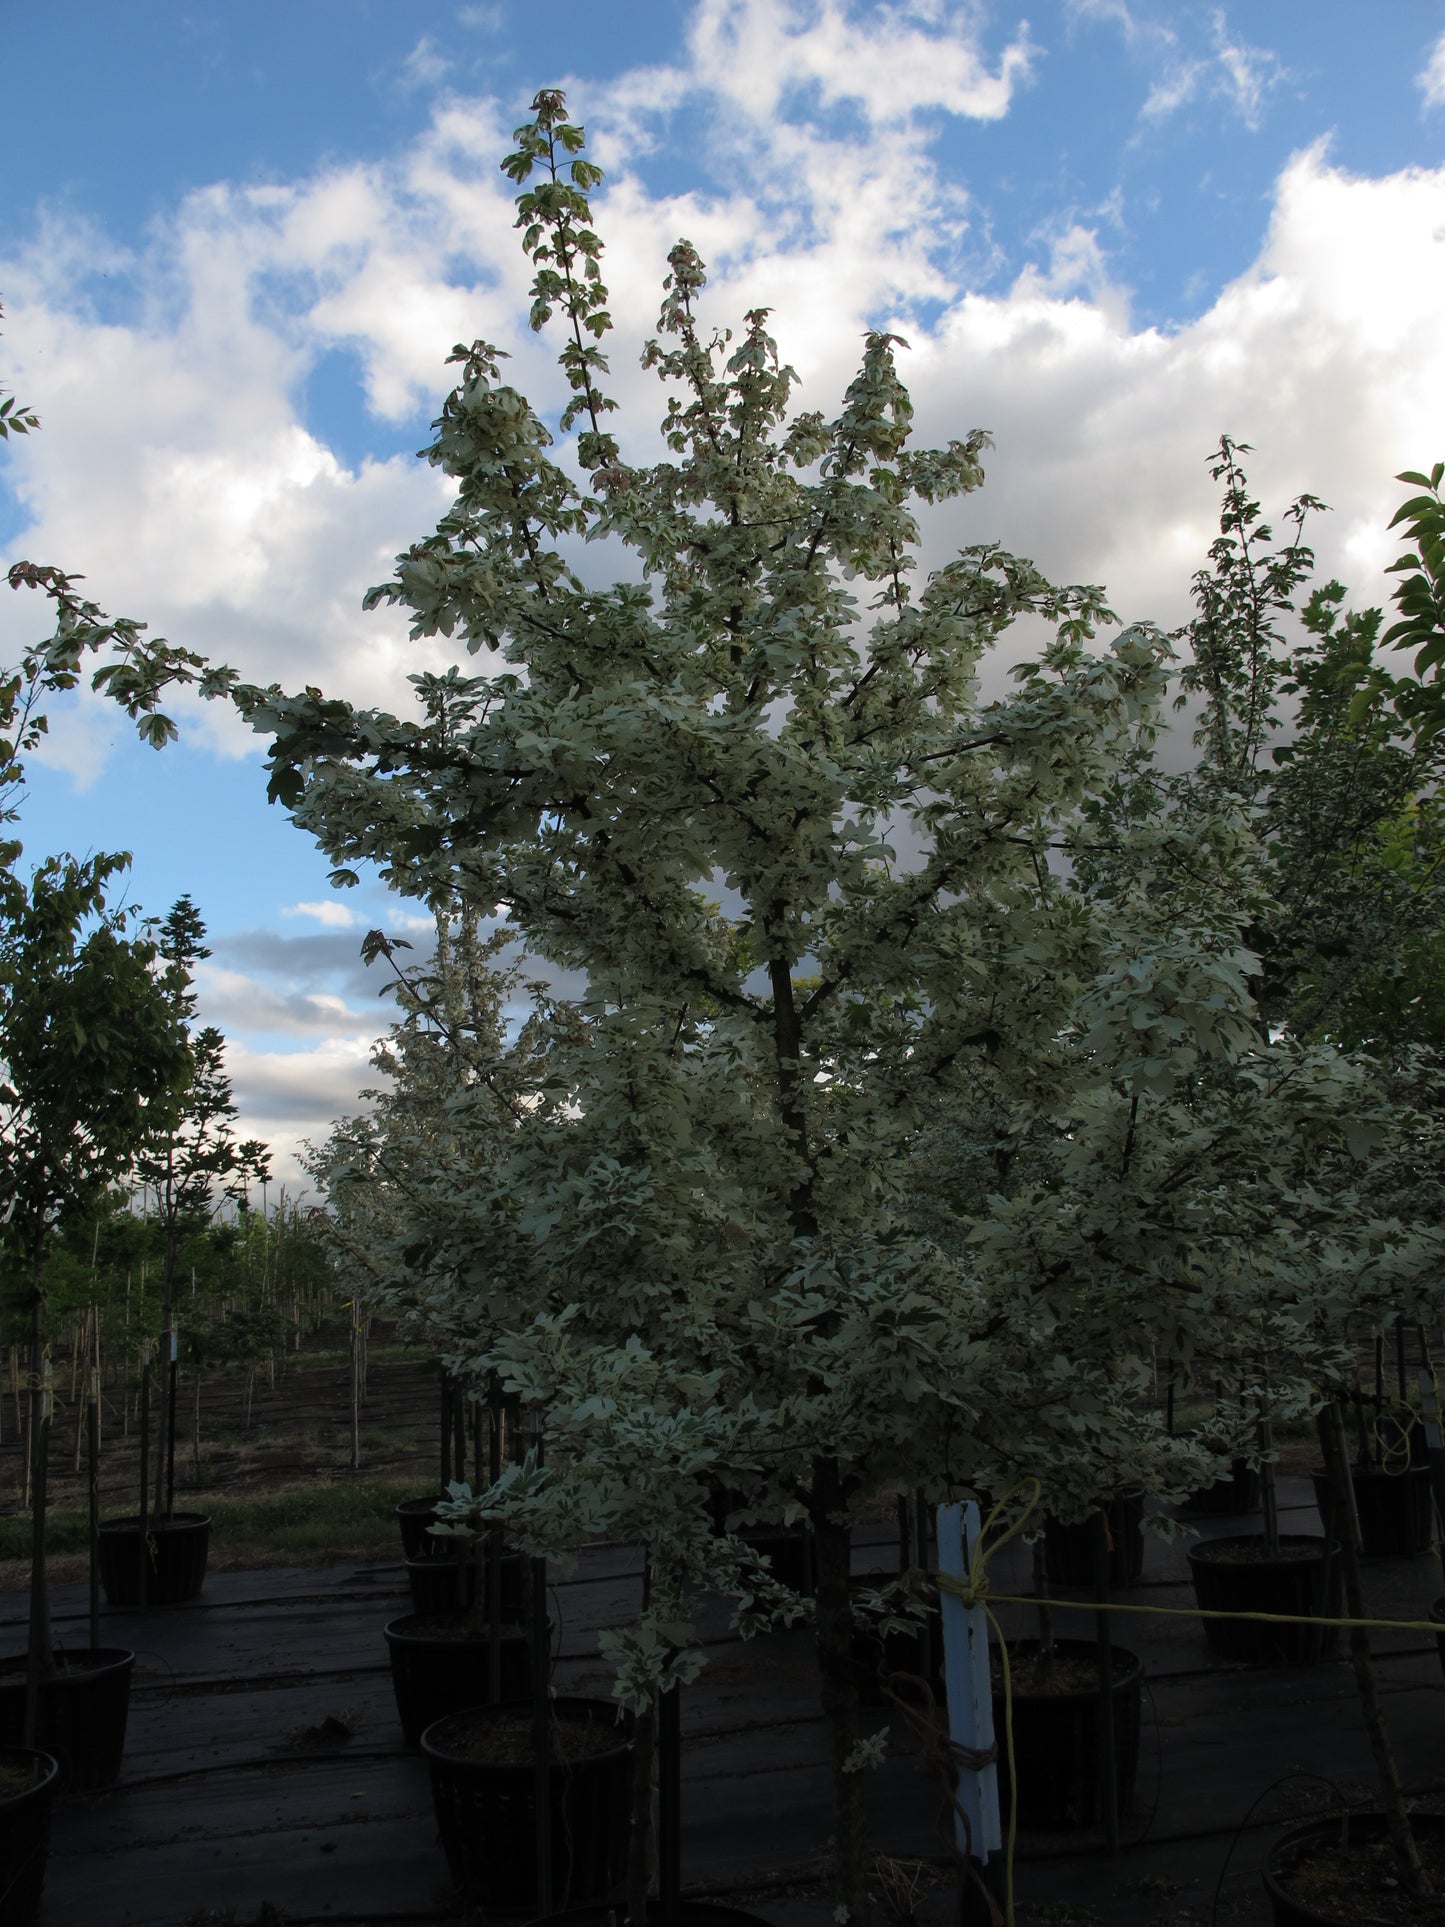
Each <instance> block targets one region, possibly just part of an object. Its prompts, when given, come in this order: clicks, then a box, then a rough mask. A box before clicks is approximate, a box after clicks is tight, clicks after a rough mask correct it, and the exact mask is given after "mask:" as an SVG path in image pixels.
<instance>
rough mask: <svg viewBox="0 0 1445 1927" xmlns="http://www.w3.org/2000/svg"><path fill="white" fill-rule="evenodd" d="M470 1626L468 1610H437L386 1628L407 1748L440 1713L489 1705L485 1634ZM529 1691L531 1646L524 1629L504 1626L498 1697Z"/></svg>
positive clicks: (519, 1695)
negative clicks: (476, 1631) (500, 1683)
mask: <svg viewBox="0 0 1445 1927" xmlns="http://www.w3.org/2000/svg"><path fill="white" fill-rule="evenodd" d="M470 1626H471V1620H470V1615H469V1614H467V1613H464V1612H438V1613H408V1614H407V1615H406V1616H405V1617H404V1618H402V1619H393V1620H392V1622H391V1624H390V1625H389V1626H388V1627H387V1628H386V1645H387V1651H388V1653H389V1655H390V1657H391V1684H392V1690H393V1691H394V1692H395V1694H396V1711H397V1717H398V1718H399V1719H400V1721H401V1730H402V1732H403V1733H404V1734H405V1735H406V1743H407V1745H408V1746H416V1745H417V1744H418V1743H419V1742H420V1740H421V1736H422V1733H423V1732H424V1730H425V1729H426V1728H427V1727H428V1726H430V1725H431V1723H432V1721H433V1720H439V1719H440V1718H441V1717H442V1715H443V1714H444V1713H458V1712H461V1711H462V1710H463V1709H465V1708H469V1707H474V1706H486V1705H488V1704H489V1703H490V1701H491V1697H492V1696H491V1694H490V1693H489V1692H488V1691H487V1669H488V1657H487V1636H486V1633H485V1632H482V1633H475V1632H473V1631H471V1630H470ZM549 1631H550V1627H549ZM531 1690H532V1648H531V1643H530V1641H529V1639H528V1636H527V1632H526V1629H525V1627H522V1626H518V1625H504V1626H503V1628H502V1690H501V1694H500V1696H499V1697H500V1698H501V1699H503V1700H513V1699H520V1698H522V1697H523V1696H524V1695H525V1694H527V1693H530V1692H531Z"/></svg>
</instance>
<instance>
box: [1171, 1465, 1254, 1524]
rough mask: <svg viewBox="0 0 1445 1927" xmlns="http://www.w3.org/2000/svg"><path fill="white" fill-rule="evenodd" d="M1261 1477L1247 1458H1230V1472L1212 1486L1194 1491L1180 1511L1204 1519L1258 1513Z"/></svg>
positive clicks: (1201, 1487) (1204, 1486)
mask: <svg viewBox="0 0 1445 1927" xmlns="http://www.w3.org/2000/svg"><path fill="white" fill-rule="evenodd" d="M1259 1501H1260V1476H1259V1472H1258V1470H1257V1469H1256V1468H1255V1467H1254V1466H1252V1465H1251V1464H1250V1463H1249V1460H1248V1459H1231V1460H1230V1464H1229V1470H1228V1472H1226V1473H1225V1475H1224V1477H1223V1478H1221V1479H1216V1480H1215V1481H1214V1483H1213V1485H1202V1486H1200V1487H1199V1488H1198V1490H1197V1491H1194V1492H1191V1493H1190V1495H1189V1497H1188V1498H1187V1499H1186V1500H1185V1501H1184V1504H1183V1505H1182V1506H1181V1508H1180V1510H1181V1511H1183V1512H1189V1513H1193V1514H1194V1515H1195V1516H1196V1517H1204V1518H1233V1517H1235V1516H1237V1515H1240V1514H1243V1513H1246V1512H1258V1511H1259Z"/></svg>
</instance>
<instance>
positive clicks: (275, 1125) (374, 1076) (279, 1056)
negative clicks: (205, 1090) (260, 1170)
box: [226, 1036, 384, 1190]
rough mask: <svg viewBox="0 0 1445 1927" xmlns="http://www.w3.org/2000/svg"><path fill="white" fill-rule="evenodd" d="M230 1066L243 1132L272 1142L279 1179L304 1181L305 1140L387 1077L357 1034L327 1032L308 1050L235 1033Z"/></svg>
mask: <svg viewBox="0 0 1445 1927" xmlns="http://www.w3.org/2000/svg"><path fill="white" fill-rule="evenodd" d="M226 1069H227V1071H228V1072H229V1073H230V1077H231V1084H232V1089H233V1091H234V1093H235V1098H236V1103H237V1106H238V1108H239V1111H240V1131H241V1134H242V1135H243V1136H245V1137H258V1138H260V1139H261V1140H262V1142H263V1143H265V1144H266V1145H268V1146H269V1147H270V1150H271V1156H272V1175H273V1180H274V1181H275V1182H278V1183H281V1184H285V1185H286V1186H287V1187H288V1189H291V1190H295V1189H297V1188H298V1187H300V1186H303V1185H305V1184H306V1183H307V1182H308V1180H307V1179H306V1178H305V1177H304V1174H303V1173H302V1170H301V1165H300V1151H301V1145H302V1141H303V1140H304V1139H308V1138H309V1139H311V1140H313V1141H318V1140H320V1139H322V1138H324V1137H325V1136H326V1134H327V1132H328V1131H329V1129H330V1124H331V1121H332V1120H333V1119H336V1118H339V1117H342V1116H347V1115H354V1114H355V1113H356V1112H357V1111H358V1110H359V1109H363V1108H364V1106H362V1105H361V1104H360V1103H359V1102H358V1099H357V1092H358V1091H360V1090H362V1089H364V1088H372V1087H375V1086H377V1085H379V1084H381V1083H382V1082H383V1081H384V1080H383V1079H382V1078H381V1077H380V1075H379V1074H378V1073H377V1071H376V1070H375V1069H374V1068H373V1066H372V1065H371V1063H370V1061H369V1055H368V1048H367V1047H366V1046H364V1045H362V1044H360V1043H359V1042H358V1041H357V1040H356V1039H355V1038H354V1037H349V1036H341V1037H328V1038H324V1039H322V1040H321V1041H320V1042H319V1043H317V1044H315V1045H313V1046H312V1048H311V1049H309V1050H296V1051H280V1050H257V1049H254V1048H253V1047H251V1046H250V1045H248V1044H246V1043H244V1042H241V1041H238V1040H237V1039H235V1038H231V1039H228V1041H227V1044H226Z"/></svg>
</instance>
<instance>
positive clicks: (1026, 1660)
mask: <svg viewBox="0 0 1445 1927" xmlns="http://www.w3.org/2000/svg"><path fill="white" fill-rule="evenodd" d="M1053 1650H1054V1657H1053V1666H1052V1669H1051V1670H1050V1671H1049V1672H1045V1671H1044V1670H1043V1668H1042V1665H1041V1660H1042V1646H1041V1643H1040V1642H1039V1641H1038V1640H1036V1639H1011V1640H1010V1641H1009V1648H1008V1652H1009V1666H1010V1670H1011V1679H1012V1689H1013V1736H1014V1775H1015V1777H1014V1780H1013V1781H1012V1782H1011V1781H1010V1777H1009V1770H1008V1760H1007V1754H1006V1749H1005V1748H1004V1745H1003V1738H1002V1736H1003V1734H1004V1732H1005V1724H1004V1698H1003V1681H1002V1677H1001V1674H1000V1672H999V1669H998V1666H997V1663H995V1669H994V1683H993V1684H994V1701H993V1723H994V1732H995V1733H996V1734H997V1735H999V1774H998V1791H999V1800H1000V1802H1001V1804H1002V1806H1003V1810H1004V1812H1005V1813H1007V1812H1008V1810H1009V1806H1010V1803H1011V1802H1012V1800H1013V1798H1014V1795H1015V1790H1017V1798H1018V1822H1019V1825H1020V1826H1021V1827H1031V1828H1037V1829H1038V1830H1039V1831H1040V1832H1058V1831H1062V1830H1063V1829H1064V1828H1066V1827H1092V1826H1096V1825H1098V1824H1099V1823H1100V1821H1102V1819H1103V1818H1104V1802H1103V1784H1102V1774H1101V1772H1100V1766H1101V1760H1100V1746H1101V1739H1100V1730H1099V1714H1100V1701H1099V1657H1098V1648H1097V1647H1096V1646H1095V1645H1094V1643H1093V1641H1092V1640H1087V1639H1056V1640H1055V1641H1054V1649H1053ZM1110 1665H1111V1668H1112V1672H1111V1677H1110V1686H1111V1690H1112V1694H1113V1700H1114V1786H1115V1790H1116V1794H1117V1800H1118V1805H1117V1808H1116V1811H1117V1812H1119V1813H1121V1814H1122V1813H1127V1812H1128V1810H1129V1803H1130V1801H1131V1800H1132V1799H1133V1797H1134V1776H1135V1774H1136V1773H1137V1771H1138V1767H1139V1712H1140V1700H1141V1697H1142V1694H1141V1681H1142V1679H1143V1676H1144V1668H1143V1665H1142V1664H1141V1662H1140V1660H1139V1658H1138V1656H1137V1655H1136V1654H1134V1653H1131V1652H1129V1651H1128V1650H1127V1649H1126V1648H1125V1647H1123V1646H1114V1647H1112V1648H1111V1649H1110Z"/></svg>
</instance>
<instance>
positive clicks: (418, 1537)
mask: <svg viewBox="0 0 1445 1927" xmlns="http://www.w3.org/2000/svg"><path fill="white" fill-rule="evenodd" d="M440 1504H441V1500H440V1498H438V1497H435V1496H432V1495H430V1494H429V1495H428V1496H426V1497H425V1498H419V1499H403V1500H402V1501H401V1503H400V1504H399V1505H398V1506H397V1508H396V1511H395V1513H394V1515H393V1516H394V1517H395V1519H396V1523H397V1526H398V1527H399V1528H400V1531H401V1556H402V1558H403V1559H438V1558H441V1559H449V1558H451V1556H452V1555H453V1553H454V1552H455V1551H456V1547H457V1541H456V1539H455V1538H454V1537H452V1536H451V1535H450V1534H448V1535H447V1536H446V1537H445V1538H437V1537H435V1536H434V1535H433V1533H432V1532H431V1530H430V1528H431V1527H432V1526H434V1525H435V1524H436V1522H437V1507H438V1506H439V1505H440Z"/></svg>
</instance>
